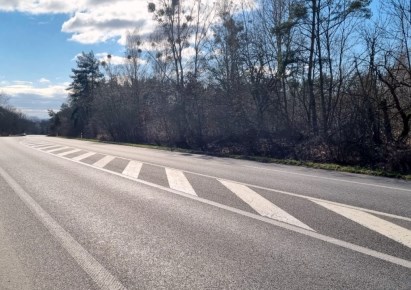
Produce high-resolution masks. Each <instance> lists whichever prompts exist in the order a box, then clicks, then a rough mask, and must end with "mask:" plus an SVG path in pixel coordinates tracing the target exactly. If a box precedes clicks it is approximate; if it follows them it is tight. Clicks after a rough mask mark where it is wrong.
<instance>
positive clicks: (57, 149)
mask: <svg viewBox="0 0 411 290" xmlns="http://www.w3.org/2000/svg"><path fill="white" fill-rule="evenodd" d="M68 148H70V147H66V146H62V147H59V148H56V149H51V150H44V151H47V152H48V153H53V152H56V151H60V150H64V149H68Z"/></svg>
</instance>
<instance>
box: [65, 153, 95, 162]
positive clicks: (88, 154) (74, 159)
mask: <svg viewBox="0 0 411 290" xmlns="http://www.w3.org/2000/svg"><path fill="white" fill-rule="evenodd" d="M94 154H96V153H95V152H87V153H84V154H81V155H80V156H77V157H74V158H72V159H71V160H73V161H81V160H83V159H86V158H87V157H90V156H93V155H94Z"/></svg>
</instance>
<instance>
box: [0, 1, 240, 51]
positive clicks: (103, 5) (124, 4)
mask: <svg viewBox="0 0 411 290" xmlns="http://www.w3.org/2000/svg"><path fill="white" fill-rule="evenodd" d="M150 1H151V0H70V1H67V0H0V11H19V12H24V13H29V14H56V13H64V14H67V15H68V17H69V19H68V20H67V21H65V22H64V23H63V26H62V29H61V30H62V32H65V33H68V34H71V37H70V40H72V41H76V42H80V43H84V44H92V43H98V42H104V41H107V40H109V39H117V40H118V42H119V43H120V44H122V45H124V44H125V40H126V35H127V32H129V31H134V30H135V29H138V31H139V32H140V33H141V34H142V35H145V34H148V33H149V32H152V31H153V30H154V28H155V22H154V21H153V19H152V18H153V15H152V14H150V13H149V12H148V8H147V3H148V2H150ZM237 1H244V0H237ZM153 2H156V1H155V0H153ZM202 2H203V3H206V2H207V3H210V4H212V3H214V2H215V1H214V0H202ZM187 3H192V2H191V1H188V0H187Z"/></svg>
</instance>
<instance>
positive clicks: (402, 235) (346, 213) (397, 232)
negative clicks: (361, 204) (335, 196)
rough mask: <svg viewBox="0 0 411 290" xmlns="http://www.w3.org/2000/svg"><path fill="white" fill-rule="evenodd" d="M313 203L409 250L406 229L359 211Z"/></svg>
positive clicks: (409, 235)
mask: <svg viewBox="0 0 411 290" xmlns="http://www.w3.org/2000/svg"><path fill="white" fill-rule="evenodd" d="M315 203H317V204H319V205H321V206H323V207H325V208H326V209H329V210H331V211H333V212H335V213H337V214H339V215H342V216H343V217H345V218H347V219H350V220H352V221H354V222H356V223H358V224H360V225H362V226H364V227H366V228H368V229H370V230H372V231H375V232H377V233H379V234H381V235H384V236H386V237H388V238H390V239H392V240H394V241H397V242H399V243H401V244H403V245H404V246H407V247H409V248H411V231H410V230H408V229H405V228H403V227H400V226H398V225H396V224H393V223H390V222H388V221H386V220H383V219H381V218H379V217H376V216H374V215H371V214H369V213H366V212H363V211H360V210H356V209H352V208H347V207H342V206H337V205H333V204H329V203H326V202H319V201H316V202H315Z"/></svg>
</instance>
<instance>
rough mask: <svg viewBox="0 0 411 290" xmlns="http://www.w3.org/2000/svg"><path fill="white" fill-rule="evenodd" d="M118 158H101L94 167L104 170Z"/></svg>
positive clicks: (108, 156)
mask: <svg viewBox="0 0 411 290" xmlns="http://www.w3.org/2000/svg"><path fill="white" fill-rule="evenodd" d="M115 158H116V157H114V156H110V155H107V156H104V157H103V158H101V159H100V160H99V161H97V162H95V163H94V164H93V166H95V167H99V168H103V167H104V166H106V165H107V164H109V163H110V162H111V161H113V160H114V159H115Z"/></svg>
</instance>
